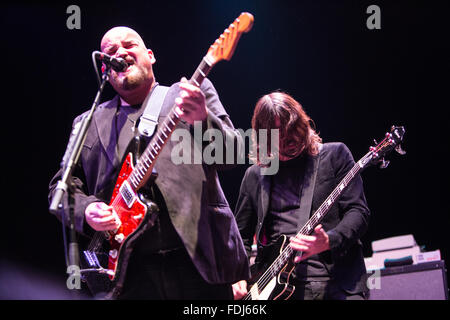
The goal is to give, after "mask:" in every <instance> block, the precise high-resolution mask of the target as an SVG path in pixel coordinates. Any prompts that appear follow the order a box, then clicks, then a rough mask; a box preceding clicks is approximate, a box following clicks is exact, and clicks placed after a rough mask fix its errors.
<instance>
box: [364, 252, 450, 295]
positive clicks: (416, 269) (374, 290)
mask: <svg viewBox="0 0 450 320" xmlns="http://www.w3.org/2000/svg"><path fill="white" fill-rule="evenodd" d="M367 285H368V287H369V289H370V298H369V299H370V300H447V299H448V287H447V276H446V269H445V263H444V261H443V260H440V261H433V262H425V263H419V264H414V265H407V266H397V267H389V268H384V269H379V270H375V271H371V272H370V273H369V279H368V280H367Z"/></svg>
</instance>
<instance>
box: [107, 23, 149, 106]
mask: <svg viewBox="0 0 450 320" xmlns="http://www.w3.org/2000/svg"><path fill="white" fill-rule="evenodd" d="M101 50H102V52H104V53H106V54H108V55H110V56H114V57H116V58H122V59H124V60H125V61H126V62H127V64H128V65H129V66H128V68H127V69H126V70H125V71H124V72H119V73H117V72H115V71H114V70H112V71H111V77H110V80H109V82H110V83H111V85H112V86H113V87H114V89H115V90H116V91H117V92H118V93H119V94H120V96H121V97H122V98H123V99H124V100H125V101H127V102H128V103H130V104H138V103H142V101H143V100H144V99H145V97H146V96H147V94H148V93H149V91H150V89H151V88H152V86H153V84H154V83H155V79H154V75H153V68H152V65H153V63H155V61H156V60H155V56H154V55H153V52H152V51H151V50H149V49H147V47H146V46H145V44H144V40H142V38H141V36H140V35H139V34H138V33H137V32H136V31H135V30H133V29H131V28H129V27H124V26H120V27H114V28H112V29H110V30H108V31H107V32H106V33H105V35H104V36H103V38H102V41H101Z"/></svg>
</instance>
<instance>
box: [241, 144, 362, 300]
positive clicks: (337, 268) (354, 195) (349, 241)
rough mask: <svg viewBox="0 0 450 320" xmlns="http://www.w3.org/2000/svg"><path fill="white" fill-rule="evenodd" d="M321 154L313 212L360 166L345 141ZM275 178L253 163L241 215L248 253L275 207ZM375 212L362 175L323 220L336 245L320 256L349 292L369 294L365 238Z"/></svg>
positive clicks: (243, 186)
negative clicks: (272, 186)
mask: <svg viewBox="0 0 450 320" xmlns="http://www.w3.org/2000/svg"><path fill="white" fill-rule="evenodd" d="M318 157H320V162H319V168H318V172H317V177H316V183H315V188H314V193H313V198H312V206H311V214H312V213H314V212H315V211H316V210H317V209H318V208H319V206H320V205H321V204H322V203H323V201H324V200H325V199H326V198H327V197H328V195H329V194H330V193H331V192H332V191H333V189H334V188H335V187H336V186H337V185H338V183H339V182H340V181H341V180H342V179H343V177H344V176H345V175H346V174H347V172H348V171H349V170H350V169H351V168H352V167H353V165H354V164H355V162H354V160H353V157H352V155H351V153H350V151H349V150H348V148H347V147H346V146H345V145H344V144H343V143H325V144H324V145H323V146H322V149H321V151H320V153H319V155H318ZM307 178H308V177H305V180H306V179H307ZM270 181H271V179H270V176H267V175H261V168H260V167H259V166H257V165H253V166H251V167H249V168H248V169H247V171H246V172H245V176H244V178H243V180H242V184H241V189H240V193H239V198H238V201H237V205H236V211H235V214H236V220H237V223H238V226H239V230H240V232H241V236H242V239H243V241H244V246H245V248H246V251H247V254H248V255H249V254H250V250H251V245H252V243H253V236H254V235H255V234H256V238H257V239H258V246H261V245H262V244H261V242H260V238H261V230H262V227H263V224H264V218H265V217H266V215H267V213H268V210H269V199H270V194H269V190H270ZM369 214H370V213H369V209H368V207H367V203H366V199H365V196H364V191H363V182H362V179H361V177H360V176H357V177H355V178H354V180H353V181H352V182H351V183H350V184H349V185H348V187H347V188H346V189H345V190H344V191H343V192H342V194H341V196H340V198H339V199H338V200H337V202H336V203H335V204H334V206H333V207H332V208H331V209H330V210H329V212H328V213H327V215H326V216H325V218H324V219H323V221H322V222H321V223H322V225H323V228H324V230H325V231H326V232H327V234H328V236H329V241H330V248H331V249H330V250H329V251H326V252H323V253H321V254H319V259H320V260H321V261H322V262H323V263H324V264H325V266H326V267H327V268H328V270H329V271H330V274H331V277H332V279H335V280H336V281H337V282H338V283H339V285H340V287H341V288H342V289H344V290H346V291H348V292H349V293H360V292H367V286H366V278H367V276H366V269H365V265H364V257H363V254H362V244H361V241H360V240H359V239H360V238H361V236H362V235H363V234H364V232H365V231H366V229H367V226H368V221H369ZM299 229H300V228H299Z"/></svg>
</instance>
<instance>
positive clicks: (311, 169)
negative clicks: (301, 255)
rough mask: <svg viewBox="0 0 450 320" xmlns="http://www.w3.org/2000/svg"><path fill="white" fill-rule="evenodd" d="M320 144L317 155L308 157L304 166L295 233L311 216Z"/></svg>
mask: <svg viewBox="0 0 450 320" xmlns="http://www.w3.org/2000/svg"><path fill="white" fill-rule="evenodd" d="M322 146H323V145H322V144H320V145H319V154H318V155H316V156H309V157H308V159H307V161H306V166H305V176H304V178H303V188H302V192H301V195H300V208H299V218H298V224H297V231H299V230H300V229H301V228H302V227H303V226H304V225H305V223H306V222H307V221H308V220H309V217H310V214H311V206H312V199H313V195H314V187H315V185H316V177H317V171H319V162H320V152H321V150H322Z"/></svg>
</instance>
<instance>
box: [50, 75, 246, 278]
mask: <svg viewBox="0 0 450 320" xmlns="http://www.w3.org/2000/svg"><path fill="white" fill-rule="evenodd" d="M201 89H202V91H203V92H204V93H205V95H206V102H207V108H208V118H207V120H206V121H205V122H204V123H203V130H204V129H206V127H207V128H214V129H217V130H220V132H221V133H222V135H223V137H224V141H226V142H229V143H234V144H235V146H238V145H242V144H243V140H242V137H241V135H240V134H239V132H238V131H237V130H235V129H234V127H233V124H232V123H231V121H230V119H229V117H228V115H227V113H226V112H225V110H224V108H223V106H222V104H221V102H220V100H219V97H218V95H217V92H216V90H215V88H214V86H213V85H212V83H211V82H210V81H209V80H208V79H205V80H204V81H203V83H202V85H201ZM178 94H179V86H178V85H177V84H174V85H172V87H171V88H170V89H169V91H168V93H167V95H166V98H165V100H164V103H163V105H162V109H161V113H160V117H159V120H158V121H159V123H161V122H162V121H163V120H164V118H165V117H166V116H167V114H168V112H169V110H170V109H171V107H172V106H173V104H174V100H175V98H176V97H177V96H178ZM119 103H120V99H119V96H116V97H115V98H114V99H112V100H110V101H107V102H105V103H103V104H101V105H100V106H99V107H98V109H97V110H96V112H95V113H94V116H93V121H92V124H91V126H90V128H89V131H88V134H87V138H86V141H85V143H84V145H83V149H82V152H81V157H80V160H79V167H78V168H77V170H76V171H75V173H74V181H75V184H76V190H75V197H74V198H75V201H74V202H75V203H74V212H75V220H76V222H75V224H76V229H77V231H78V232H80V233H82V234H85V235H88V236H89V235H90V234H92V229H91V228H90V227H89V225H87V223H85V216H84V211H85V209H86V207H87V206H88V205H89V204H90V203H92V202H95V201H103V202H106V203H109V201H110V193H109V192H106V195H105V193H104V190H105V189H108V186H109V185H112V184H113V183H114V182H115V176H116V174H117V170H118V169H120V167H121V163H120V161H119V160H118V159H119V158H120V159H121V158H122V156H123V155H120V157H117V156H116V154H115V152H116V149H115V144H116V142H115V139H113V138H112V136H113V133H112V128H113V121H114V117H115V113H116V111H117V106H118V105H119ZM86 114H87V113H84V114H83V115H80V116H78V117H77V118H76V119H75V120H74V127H75V126H76V125H77V123H79V122H80V120H81V119H82V117H83V116H84V115H86ZM132 125H134V124H133V122H132V120H131V119H128V120H127V122H126V124H125V126H128V127H131V126H132ZM177 128H185V129H187V130H191V131H192V130H193V128H192V126H190V125H189V124H187V123H186V122H184V121H181V122H180V123H179V124H178V126H177ZM128 131H129V132H131V130H128ZM131 135H132V134H131V133H130V140H131V139H132V136H131ZM226 138H227V139H226ZM179 143H180V142H179V141H172V140H171V139H169V141H168V142H167V144H166V145H165V147H164V148H163V149H162V151H161V154H160V155H159V157H158V159H157V160H156V162H155V169H156V171H157V172H158V178H157V179H156V182H155V183H156V185H157V186H158V188H159V189H160V190H161V193H162V195H163V197H164V199H165V202H166V204H167V209H168V212H169V217H170V219H171V221H172V223H173V225H174V227H175V230H176V231H177V233H178V234H179V236H180V237H181V239H182V241H183V243H184V246H185V247H186V250H187V252H188V253H189V255H190V256H191V258H192V261H193V263H194V264H195V266H196V267H197V269H198V271H199V272H200V274H201V275H202V276H203V278H204V279H205V280H206V281H207V282H209V283H233V282H235V281H237V280H240V279H242V278H245V277H247V276H248V274H249V268H248V259H247V256H246V253H245V249H244V246H243V243H242V239H241V237H240V235H239V230H238V228H237V225H236V221H235V218H234V216H233V213H232V211H231V210H230V207H229V204H228V202H227V200H226V198H225V195H224V193H223V191H222V188H221V186H220V183H219V179H218V175H217V170H218V169H220V168H222V167H227V166H226V165H215V164H213V165H206V164H205V163H200V164H180V165H175V164H174V163H173V162H172V160H171V151H172V149H173V148H174V146H176V145H178V144H179ZM183 143H186V142H185V141H184V140H183ZM187 147H188V149H189V148H190V149H191V151H192V154H193V150H194V147H195V148H197V149H198V148H199V147H198V144H197V145H195V146H194V139H191V141H190V145H188V146H187ZM224 150H225V146H224ZM60 176H61V170H60V171H59V172H58V173H57V174H56V176H55V177H54V178H53V179H52V181H51V182H50V194H49V198H51V196H52V194H53V190H54V189H55V187H56V182H57V181H58V180H59V179H60ZM113 180H114V181H113ZM67 209H68V205H67V199H65V200H64V210H65V212H66V215H65V216H66V217H68V214H67V213H68V211H67ZM58 216H59V217H60V214H59V215H58ZM67 222H68V221H67Z"/></svg>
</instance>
